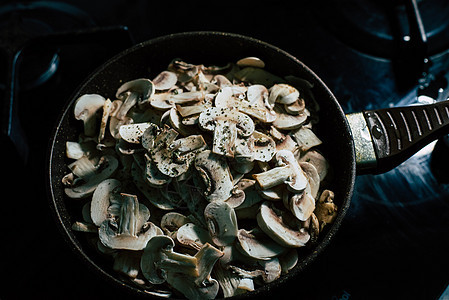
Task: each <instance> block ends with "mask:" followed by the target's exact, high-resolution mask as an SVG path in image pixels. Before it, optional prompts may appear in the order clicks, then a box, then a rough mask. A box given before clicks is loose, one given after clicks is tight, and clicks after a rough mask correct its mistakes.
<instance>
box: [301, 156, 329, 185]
mask: <svg viewBox="0 0 449 300" xmlns="http://www.w3.org/2000/svg"><path fill="white" fill-rule="evenodd" d="M295 155H296V153H295ZM298 161H299V162H308V163H310V164H312V165H313V166H314V167H315V169H316V170H317V172H318V175H319V176H320V181H323V180H324V178H326V176H327V174H328V172H329V163H328V161H327V160H326V158H325V157H324V156H323V155H322V154H321V153H320V152H318V151H317V150H313V149H311V150H309V151H307V152H306V153H305V154H304V155H303V156H301V157H300V158H299V160H298Z"/></svg>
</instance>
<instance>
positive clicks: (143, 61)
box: [48, 32, 355, 296]
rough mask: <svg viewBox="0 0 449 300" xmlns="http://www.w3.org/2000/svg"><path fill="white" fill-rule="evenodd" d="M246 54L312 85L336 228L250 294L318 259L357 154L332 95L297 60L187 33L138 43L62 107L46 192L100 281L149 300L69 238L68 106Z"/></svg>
mask: <svg viewBox="0 0 449 300" xmlns="http://www.w3.org/2000/svg"><path fill="white" fill-rule="evenodd" d="M246 56H257V57H259V58H261V59H262V60H263V61H264V62H265V63H266V69H267V70H269V71H270V72H272V73H274V74H276V75H280V76H286V75H294V76H298V77H301V78H304V79H306V80H308V81H310V82H311V83H313V84H314V88H313V90H312V91H313V93H314V95H315V98H316V100H317V102H318V103H319V105H320V108H321V109H320V112H319V118H320V122H319V124H318V125H317V126H316V130H317V134H318V136H319V137H320V138H321V139H322V140H323V141H324V145H322V147H321V148H320V150H321V151H323V152H324V154H325V156H326V157H327V158H328V160H329V162H330V164H331V166H332V169H333V176H334V180H333V182H332V185H331V186H330V189H332V190H333V191H334V192H335V202H336V204H337V205H338V207H339V213H338V216H337V218H336V220H335V222H334V223H333V224H332V225H330V226H328V227H327V230H326V231H325V232H324V234H321V235H320V238H319V241H318V243H317V244H316V245H315V246H314V247H312V248H310V249H305V251H304V253H303V254H302V256H301V258H300V262H299V263H298V264H297V266H296V267H295V269H294V270H293V271H292V272H290V273H289V274H288V275H286V276H284V277H282V278H281V279H279V280H277V281H275V282H274V283H272V284H268V285H266V286H264V287H263V288H261V289H259V290H257V291H256V292H253V293H250V294H248V296H260V295H269V294H270V290H271V289H272V288H274V287H278V286H279V285H282V284H283V283H285V282H287V281H291V280H295V276H297V274H298V273H299V272H301V270H303V269H304V268H305V267H306V266H307V265H308V264H309V263H310V262H312V261H313V260H314V259H315V258H317V257H319V253H320V252H322V251H323V249H324V248H325V247H326V245H328V243H329V242H330V241H331V239H332V238H333V236H334V235H335V234H336V232H337V230H338V228H339V226H340V223H341V221H342V219H343V218H344V215H345V213H346V211H347V209H348V207H349V203H350V198H351V195H352V190H353V185H354V180H355V159H354V157H355V154H354V145H353V140H352V135H351V131H350V128H349V125H348V123H347V120H346V117H345V114H344V112H343V110H342V109H341V107H340V105H339V103H338V101H337V100H336V99H335V97H334V96H333V94H332V92H331V91H330V90H329V89H328V88H327V87H326V85H325V84H324V83H323V82H322V81H321V80H320V78H319V77H318V76H317V75H316V74H315V73H314V72H313V71H312V70H310V69H309V68H308V67H307V66H305V65H304V64H303V63H301V62H300V60H298V59H297V58H295V57H293V56H292V55H290V54H288V53H286V52H285V51H283V50H281V49H279V48H277V47H275V46H272V45H269V44H267V43H264V42H262V41H260V40H256V39H253V38H250V37H246V36H241V35H236V34H230V33H221V32H188V33H179V34H173V35H168V36H164V37H160V38H156V39H153V40H149V41H147V42H144V43H141V44H138V45H136V46H134V47H132V48H130V49H128V50H125V51H124V52H122V53H120V54H118V55H117V56H116V57H114V58H113V59H111V60H110V61H109V62H107V63H106V64H104V65H103V66H101V67H100V68H99V69H97V70H96V71H95V72H94V73H93V74H92V75H91V76H89V77H88V78H87V79H86V80H85V82H84V83H83V84H82V85H81V86H80V87H79V88H78V89H77V90H76V91H75V92H74V94H73V96H72V97H71V99H69V101H68V102H67V105H66V106H65V109H64V111H63V113H62V114H61V116H60V118H59V121H58V123H57V125H56V127H55V130H54V135H53V139H52V141H51V144H50V149H49V156H48V187H49V197H50V205H51V207H52V209H53V211H54V214H55V217H56V220H57V223H58V224H59V225H60V226H59V227H60V229H61V231H62V234H63V235H64V236H65V238H66V239H67V241H68V243H69V244H70V245H71V247H72V249H73V250H74V251H75V252H76V253H77V254H78V255H79V257H80V259H81V260H82V261H84V262H85V263H86V264H87V266H88V267H86V269H87V268H91V269H94V270H95V271H96V272H98V273H99V274H100V275H101V276H102V277H103V278H105V279H106V281H108V282H110V283H112V284H115V285H118V286H122V287H123V288H124V289H125V290H127V291H130V292H131V293H134V294H136V295H147V294H145V293H144V292H143V291H141V290H139V289H138V288H136V287H135V286H132V285H129V284H125V283H123V282H122V281H120V280H118V279H117V277H116V274H115V273H114V272H113V271H112V267H111V263H110V261H108V260H107V259H106V258H105V257H104V256H103V255H101V254H99V253H97V252H95V251H94V250H93V249H92V247H91V246H90V245H89V241H88V240H87V239H86V235H85V234H83V233H78V232H74V231H72V229H71V226H72V223H73V222H74V221H75V220H77V217H80V212H81V207H82V203H81V202H82V201H77V200H73V199H69V198H67V197H66V196H65V195H64V190H63V185H62V183H61V178H62V177H63V176H64V175H65V174H66V173H67V162H68V160H67V159H66V157H65V142H66V141H68V140H76V139H77V136H78V133H79V132H80V130H81V126H82V124H80V122H79V121H76V120H75V119H74V117H73V104H74V101H75V100H76V99H77V98H78V97H79V96H80V95H83V94H87V93H98V94H101V95H103V96H105V97H109V98H111V99H112V98H114V97H115V92H116V90H117V88H118V87H119V86H120V85H121V84H122V83H123V82H126V81H129V80H133V79H136V78H141V77H146V78H154V76H156V75H157V74H158V73H159V72H160V71H162V70H165V68H166V66H167V65H168V63H169V62H170V61H171V60H172V59H173V58H181V59H183V60H184V61H188V62H191V63H198V64H205V65H225V64H227V63H228V62H235V61H237V60H238V59H240V58H242V57H246Z"/></svg>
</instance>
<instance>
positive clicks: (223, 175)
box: [195, 150, 234, 201]
mask: <svg viewBox="0 0 449 300" xmlns="http://www.w3.org/2000/svg"><path fill="white" fill-rule="evenodd" d="M195 168H196V170H197V171H198V173H199V175H200V177H201V179H202V181H203V183H204V185H205V190H204V195H205V197H206V199H207V200H208V201H225V200H227V199H228V198H229V197H230V196H231V193H232V190H233V188H234V183H233V182H232V177H231V172H230V170H229V167H228V164H227V162H226V159H225V158H224V157H223V156H220V155H217V154H215V153H212V151H210V150H205V151H202V152H200V153H198V154H197V155H196V158H195Z"/></svg>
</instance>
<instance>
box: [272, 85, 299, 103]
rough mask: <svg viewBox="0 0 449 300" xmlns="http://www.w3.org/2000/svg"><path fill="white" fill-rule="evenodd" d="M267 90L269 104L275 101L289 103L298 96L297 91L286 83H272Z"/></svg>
mask: <svg viewBox="0 0 449 300" xmlns="http://www.w3.org/2000/svg"><path fill="white" fill-rule="evenodd" d="M269 92H270V94H269V96H268V101H269V103H270V104H271V105H274V103H276V102H277V103H280V104H287V105H289V104H293V103H294V102H295V101H296V100H298V98H299V91H298V90H297V89H296V88H294V87H293V86H291V85H289V84H286V83H281V84H275V85H273V86H272V87H271V88H270V90H269Z"/></svg>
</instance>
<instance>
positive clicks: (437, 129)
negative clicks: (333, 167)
mask: <svg viewBox="0 0 449 300" xmlns="http://www.w3.org/2000/svg"><path fill="white" fill-rule="evenodd" d="M346 117H347V119H348V123H349V125H350V127H351V130H352V133H353V138H354V145H355V150H356V162H357V172H358V173H362V174H364V173H374V174H376V173H384V172H387V171H389V170H391V169H393V168H395V167H396V166H398V165H399V164H401V163H402V162H404V161H405V160H407V159H408V158H409V157H410V156H412V155H413V154H415V153H416V152H418V151H419V150H420V149H421V148H423V147H424V146H426V145H427V144H429V143H430V142H432V141H434V140H436V139H438V138H440V137H442V136H444V135H445V134H448V133H449V100H446V101H441V102H436V103H433V104H426V105H417V106H406V107H393V108H384V109H377V110H367V111H363V112H361V113H355V114H349V115H347V116H346Z"/></svg>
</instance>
